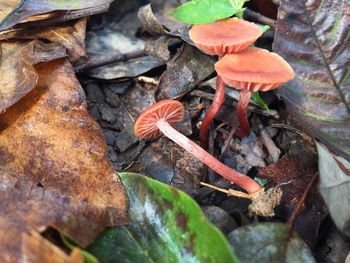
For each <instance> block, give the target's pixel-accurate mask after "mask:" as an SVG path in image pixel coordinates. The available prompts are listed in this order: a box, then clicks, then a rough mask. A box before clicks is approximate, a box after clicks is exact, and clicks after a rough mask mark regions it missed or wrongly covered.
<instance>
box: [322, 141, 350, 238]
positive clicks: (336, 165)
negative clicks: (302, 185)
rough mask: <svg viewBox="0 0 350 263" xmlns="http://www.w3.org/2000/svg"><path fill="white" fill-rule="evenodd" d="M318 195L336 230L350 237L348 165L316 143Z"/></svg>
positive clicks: (349, 173)
mask: <svg viewBox="0 0 350 263" xmlns="http://www.w3.org/2000/svg"><path fill="white" fill-rule="evenodd" d="M317 151H318V165H319V171H320V184H319V189H320V193H321V195H322V197H323V199H324V200H325V202H326V204H327V207H328V211H329V213H330V215H331V217H332V219H333V221H334V223H335V225H336V226H337V227H338V229H339V230H340V231H341V232H342V233H343V234H345V235H347V236H350V210H349V207H350V163H349V162H348V161H346V160H345V159H344V158H342V157H339V156H336V155H333V154H332V153H331V152H330V151H329V150H328V149H327V148H326V147H325V146H324V145H322V144H321V143H317Z"/></svg>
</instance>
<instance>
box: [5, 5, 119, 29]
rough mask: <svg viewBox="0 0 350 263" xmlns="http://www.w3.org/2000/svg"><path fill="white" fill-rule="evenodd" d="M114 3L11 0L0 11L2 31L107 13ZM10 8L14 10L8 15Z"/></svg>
mask: <svg viewBox="0 0 350 263" xmlns="http://www.w3.org/2000/svg"><path fill="white" fill-rule="evenodd" d="M112 1H113V0H89V1H83V0H73V1H56V0H47V1H45V2H43V1H42V0H26V1H18V0H10V2H9V3H8V4H7V6H6V7H5V9H4V10H3V11H2V12H1V10H0V18H1V20H0V21H1V22H0V31H1V30H5V29H8V28H10V27H13V26H15V25H16V24H19V23H24V22H32V21H41V20H45V21H44V23H45V25H47V24H48V21H47V20H48V19H50V18H53V20H54V21H55V22H58V21H65V20H71V19H76V18H80V17H84V16H87V15H92V14H96V13H100V12H103V11H106V10H107V9H108V7H109V5H110V3H111V2H112ZM10 8H12V10H11V12H10V13H8V11H9V9H10ZM66 11H67V12H66ZM68 11H70V12H68ZM57 17H59V18H57Z"/></svg>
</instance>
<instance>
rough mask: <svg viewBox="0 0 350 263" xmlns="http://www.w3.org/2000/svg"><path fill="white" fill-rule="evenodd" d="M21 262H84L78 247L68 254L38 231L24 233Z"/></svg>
mask: <svg viewBox="0 0 350 263" xmlns="http://www.w3.org/2000/svg"><path fill="white" fill-rule="evenodd" d="M22 240H23V241H22V251H21V259H20V261H21V262H30V263H43V262H50V263H84V260H83V257H82V255H81V254H80V251H79V250H78V249H74V250H73V251H72V253H71V254H70V255H69V256H68V255H67V254H66V253H64V252H63V251H62V250H61V249H59V248H58V247H56V246H55V245H54V244H52V243H51V242H50V241H48V240H46V239H45V238H43V237H42V236H40V234H38V233H35V232H34V233H31V234H23V238H22Z"/></svg>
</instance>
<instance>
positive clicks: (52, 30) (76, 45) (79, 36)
mask: <svg viewBox="0 0 350 263" xmlns="http://www.w3.org/2000/svg"><path fill="white" fill-rule="evenodd" d="M85 31H86V18H82V19H80V20H78V21H76V22H74V23H65V24H60V25H59V26H52V27H44V28H25V29H19V30H8V31H3V32H0V40H9V39H26V40H34V39H45V40H48V41H50V42H52V43H58V44H60V45H62V46H63V47H65V48H66V49H67V50H68V54H69V58H70V61H71V62H76V61H77V60H78V59H79V58H80V57H82V56H85V55H86V52H85Z"/></svg>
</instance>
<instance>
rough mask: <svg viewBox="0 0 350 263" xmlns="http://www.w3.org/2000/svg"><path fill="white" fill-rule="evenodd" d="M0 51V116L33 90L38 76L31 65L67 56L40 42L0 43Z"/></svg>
mask: <svg viewBox="0 0 350 263" xmlns="http://www.w3.org/2000/svg"><path fill="white" fill-rule="evenodd" d="M0 51H1V59H0V87H1V88H0V113H1V112H2V111H4V110H5V109H6V108H8V107H10V106H11V105H13V104H14V103H16V102H17V101H18V100H20V99H21V98H22V97H24V96H25V95H26V94H27V93H28V92H30V91H31V90H32V89H33V88H34V86H35V84H36V82H37V79H38V75H37V73H36V71H35V69H34V67H33V65H35V64H37V63H39V62H43V61H50V60H53V59H57V58H61V57H64V56H66V52H65V50H64V49H62V48H61V47H59V46H57V45H55V44H44V43H42V42H40V41H31V42H22V43H21V42H17V41H5V42H0Z"/></svg>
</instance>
